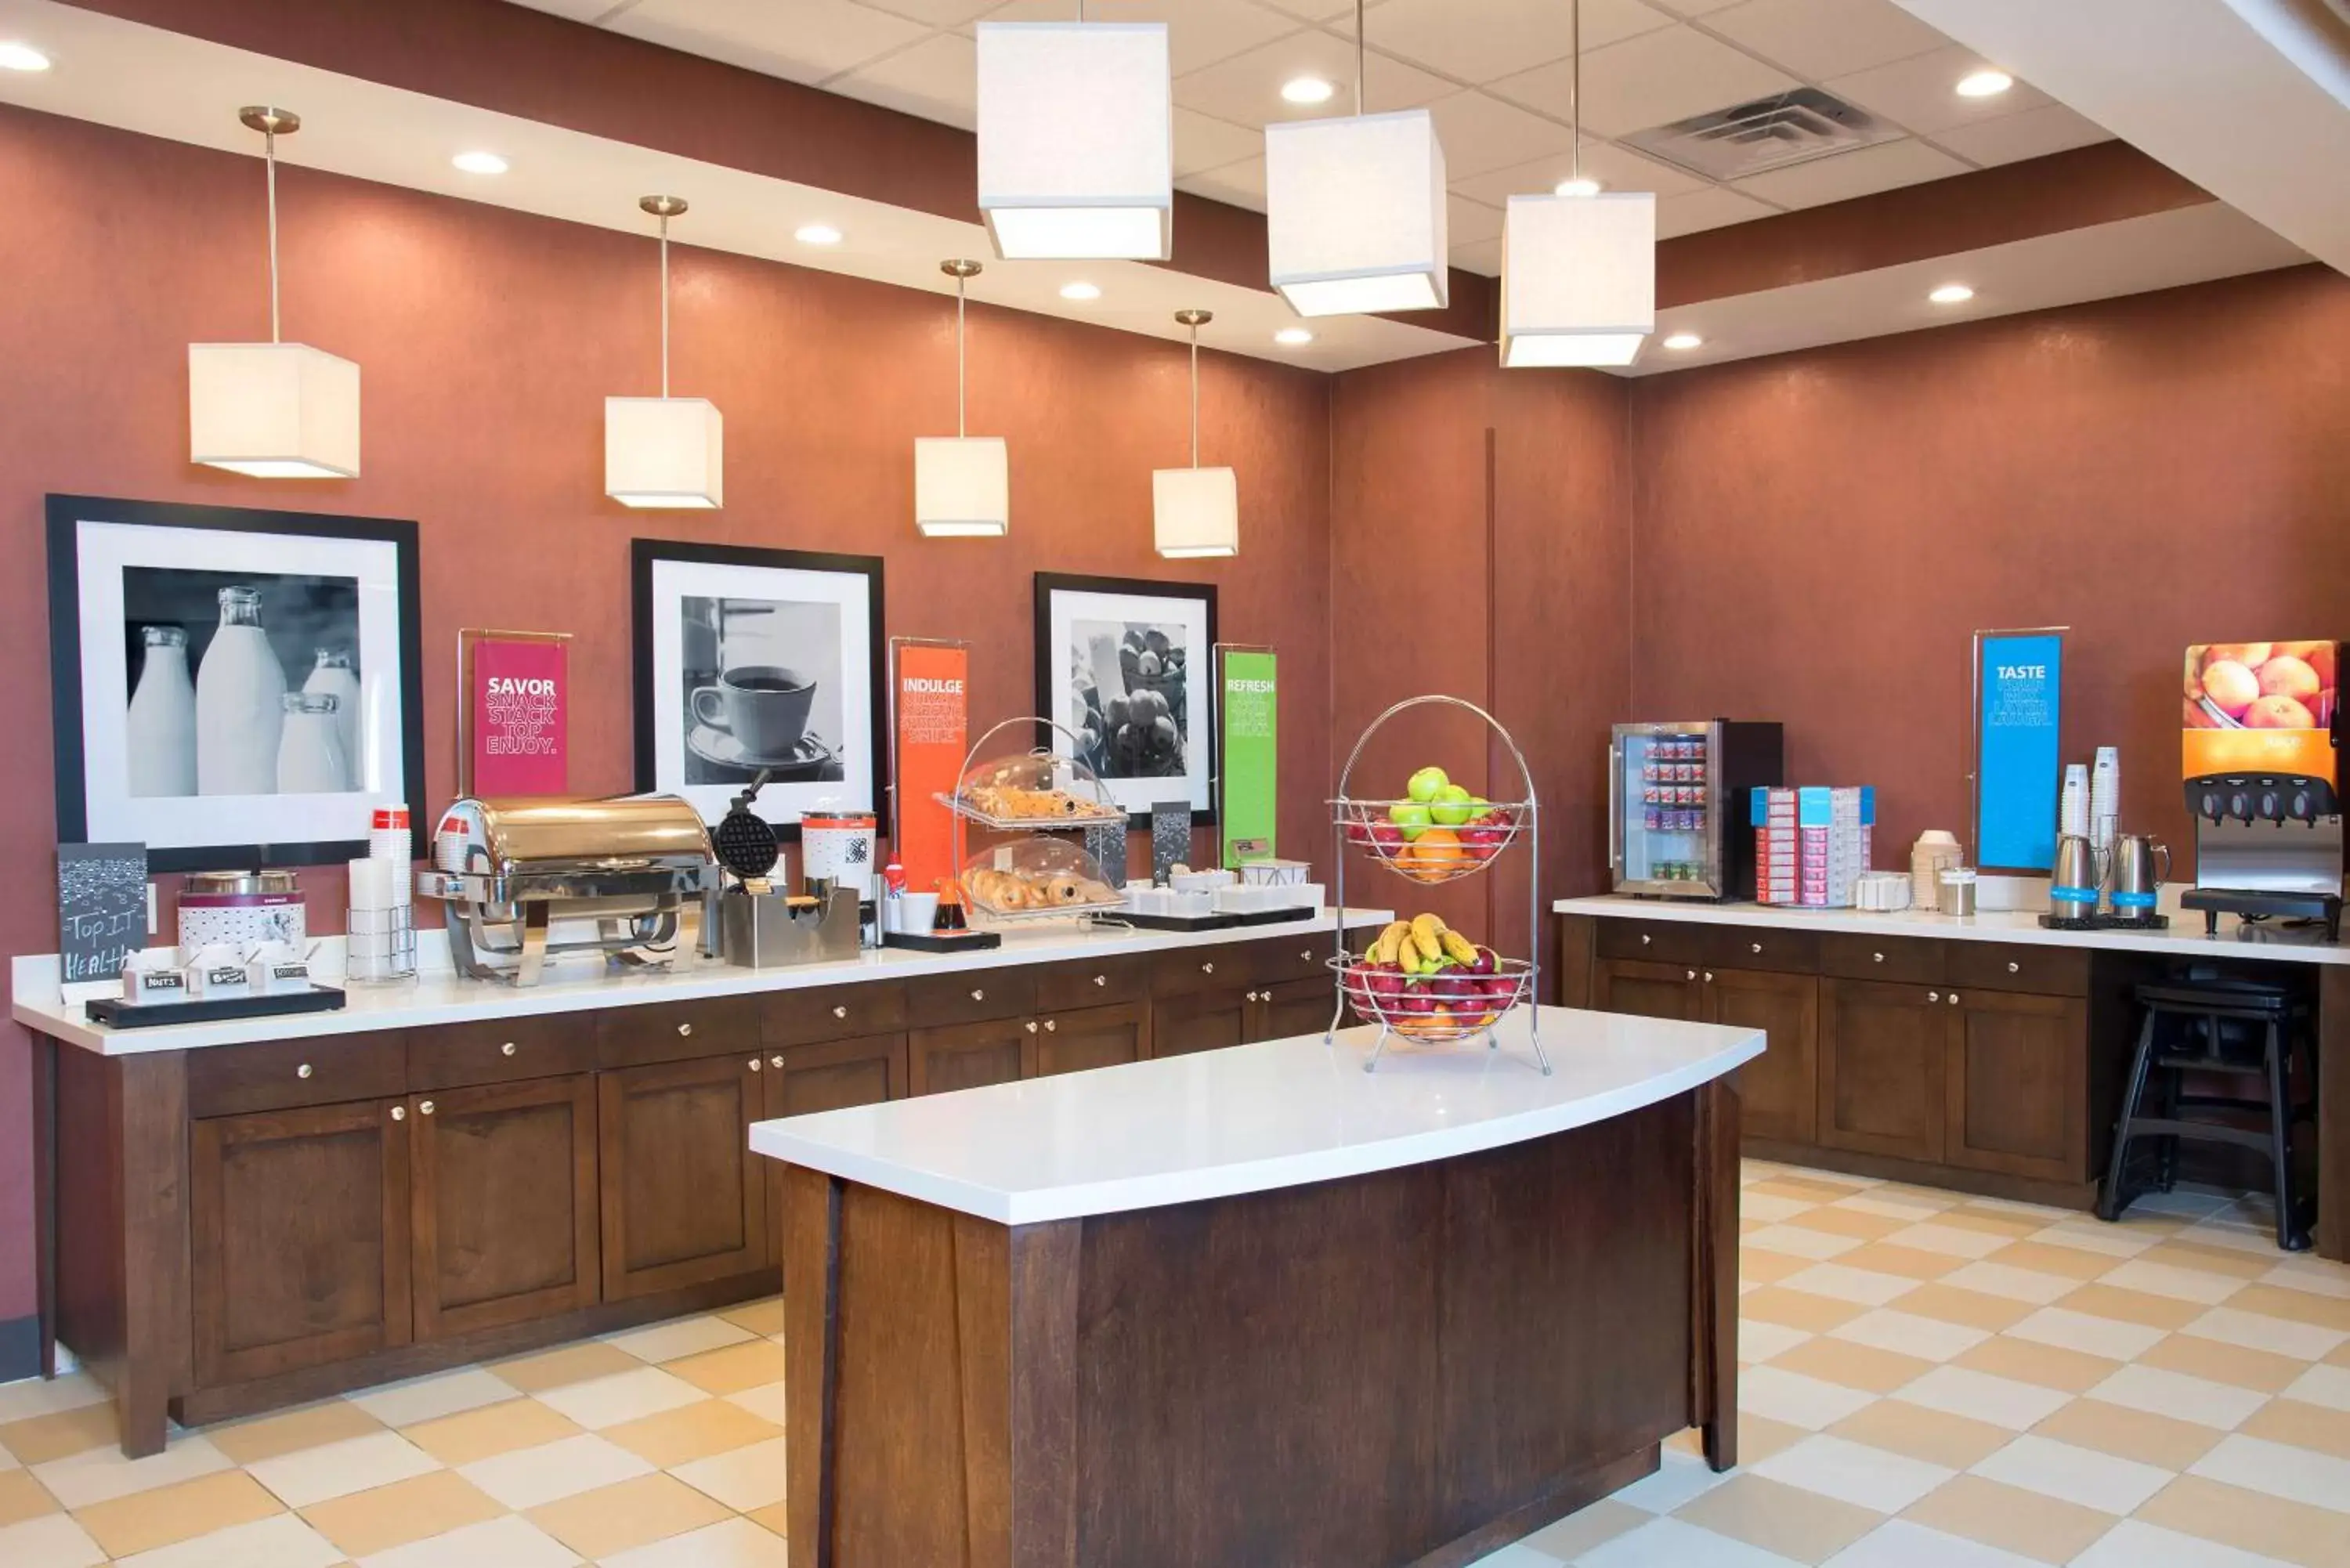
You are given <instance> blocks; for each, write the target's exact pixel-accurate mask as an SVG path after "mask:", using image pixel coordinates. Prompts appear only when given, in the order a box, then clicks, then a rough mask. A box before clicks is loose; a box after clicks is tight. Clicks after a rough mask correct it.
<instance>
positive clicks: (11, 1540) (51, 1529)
mask: <svg viewBox="0 0 2350 1568" xmlns="http://www.w3.org/2000/svg"><path fill="white" fill-rule="evenodd" d="M105 1561H106V1553H105V1552H101V1551H99V1549H98V1542H95V1541H92V1540H91V1539H90V1538H89V1532H88V1531H86V1530H84V1529H83V1528H82V1527H81V1526H80V1525H78V1524H76V1523H75V1522H74V1521H73V1515H71V1514H69V1513H45V1514H42V1515H41V1516H40V1517H39V1518H37V1519H28V1520H26V1521H23V1522H22V1523H19V1524H9V1525H0V1563H6V1564H8V1568H98V1565H99V1564H100V1563H104V1562H105Z"/></svg>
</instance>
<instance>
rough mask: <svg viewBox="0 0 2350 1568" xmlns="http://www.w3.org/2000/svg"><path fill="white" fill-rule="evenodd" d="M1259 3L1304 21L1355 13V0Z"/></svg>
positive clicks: (1301, 0) (1296, 0)
mask: <svg viewBox="0 0 2350 1568" xmlns="http://www.w3.org/2000/svg"><path fill="white" fill-rule="evenodd" d="M1260 4H1262V5H1264V6H1265V7H1266V8H1267V9H1268V10H1273V11H1279V12H1281V13H1282V14H1283V15H1284V16H1295V17H1297V18H1298V19H1299V20H1300V21H1305V22H1326V21H1328V20H1329V19H1330V18H1331V17H1333V16H1353V15H1354V14H1355V0H1260Z"/></svg>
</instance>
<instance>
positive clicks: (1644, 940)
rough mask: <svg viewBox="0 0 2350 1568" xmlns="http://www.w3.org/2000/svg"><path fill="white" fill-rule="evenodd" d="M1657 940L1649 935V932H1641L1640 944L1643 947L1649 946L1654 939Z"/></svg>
mask: <svg viewBox="0 0 2350 1568" xmlns="http://www.w3.org/2000/svg"><path fill="white" fill-rule="evenodd" d="M1654 940H1656V939H1655V938H1653V937H1651V936H1649V935H1648V932H1646V931H1642V932H1641V933H1640V945H1641V946H1642V947H1647V946H1648V944H1649V943H1650V942H1651V941H1654Z"/></svg>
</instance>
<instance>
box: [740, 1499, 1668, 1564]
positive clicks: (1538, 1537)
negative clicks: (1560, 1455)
mask: <svg viewBox="0 0 2350 1568" xmlns="http://www.w3.org/2000/svg"><path fill="white" fill-rule="evenodd" d="M760 1512H761V1513H764V1512H765V1510H764V1509H763V1510H761V1511H760ZM749 1517H751V1518H753V1519H758V1518H759V1517H760V1515H759V1514H758V1513H754V1514H752V1515H750V1516H749ZM1655 1517H1656V1516H1655V1515H1654V1514H1652V1513H1649V1512H1648V1511H1645V1510H1643V1509H1638V1508H1634V1507H1633V1506H1631V1505H1630V1504H1629V1503H1623V1502H1617V1501H1616V1500H1615V1499H1614V1498H1612V1497H1609V1498H1602V1499H1600V1500H1599V1501H1597V1502H1595V1503H1593V1504H1592V1505H1591V1506H1590V1507H1588V1508H1585V1509H1580V1510H1577V1511H1575V1512H1574V1513H1570V1514H1568V1515H1567V1516H1566V1517H1565V1519H1562V1520H1559V1521H1557V1522H1556V1523H1554V1524H1546V1525H1544V1526H1543V1527H1542V1528H1541V1529H1540V1530H1537V1531H1535V1532H1534V1533H1533V1534H1532V1535H1529V1536H1527V1537H1526V1539H1525V1544H1526V1545H1527V1546H1530V1547H1532V1548H1533V1549H1534V1551H1536V1552H1545V1553H1547V1554H1548V1555H1550V1556H1552V1557H1555V1558H1556V1559H1558V1560H1559V1561H1560V1562H1561V1563H1572V1562H1574V1561H1575V1559H1576V1558H1578V1557H1580V1556H1582V1555H1583V1554H1584V1553H1585V1552H1589V1551H1591V1550H1593V1549H1594V1548H1596V1547H1599V1546H1603V1545H1605V1544H1607V1542H1610V1541H1613V1540H1615V1539H1616V1538H1617V1536H1619V1535H1622V1534H1623V1533H1625V1532H1627V1531H1631V1530H1638V1528H1639V1527H1640V1526H1642V1525H1644V1524H1646V1523H1648V1521H1649V1520H1651V1519H1653V1518H1655ZM770 1528H773V1526H770Z"/></svg>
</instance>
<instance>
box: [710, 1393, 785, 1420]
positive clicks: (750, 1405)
mask: <svg viewBox="0 0 2350 1568" xmlns="http://www.w3.org/2000/svg"><path fill="white" fill-rule="evenodd" d="M720 1397H721V1398H723V1399H724V1400H725V1401H726V1403H728V1404H729V1405H740V1406H741V1407H743V1409H745V1410H748V1411H750V1412H751V1414H753V1415H754V1416H756V1417H759V1419H761V1420H762V1421H765V1422H767V1423H769V1424H770V1425H772V1426H777V1427H781V1426H785V1425H788V1424H789V1417H788V1415H787V1414H786V1412H785V1407H784V1386H783V1385H782V1384H780V1383H762V1384H760V1385H759V1386H757V1387H755V1388H745V1389H743V1390H742V1391H741V1392H740V1393H735V1394H724V1395H721V1396H720Z"/></svg>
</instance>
